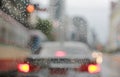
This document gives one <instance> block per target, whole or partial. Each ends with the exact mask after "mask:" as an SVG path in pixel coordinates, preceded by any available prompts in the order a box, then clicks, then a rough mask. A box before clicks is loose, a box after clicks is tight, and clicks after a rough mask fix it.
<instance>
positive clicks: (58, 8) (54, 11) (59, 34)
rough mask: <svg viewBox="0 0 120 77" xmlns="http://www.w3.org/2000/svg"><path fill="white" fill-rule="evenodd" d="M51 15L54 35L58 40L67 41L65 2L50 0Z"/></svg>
mask: <svg viewBox="0 0 120 77" xmlns="http://www.w3.org/2000/svg"><path fill="white" fill-rule="evenodd" d="M49 14H50V19H51V20H52V21H53V34H54V36H55V38H56V40H57V41H58V40H65V33H66V32H65V31H66V30H65V29H66V28H65V27H66V25H65V23H66V20H65V19H64V18H65V0H50V3H49Z"/></svg>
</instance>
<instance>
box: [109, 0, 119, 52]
mask: <svg viewBox="0 0 120 77" xmlns="http://www.w3.org/2000/svg"><path fill="white" fill-rule="evenodd" d="M108 40H109V41H108V49H109V50H116V49H120V48H119V47H120V0H119V1H118V2H112V3H111V17H110V32H109V39H108Z"/></svg>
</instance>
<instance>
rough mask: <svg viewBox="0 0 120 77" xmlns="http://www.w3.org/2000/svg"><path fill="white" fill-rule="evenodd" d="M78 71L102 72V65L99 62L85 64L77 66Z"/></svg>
mask: <svg viewBox="0 0 120 77" xmlns="http://www.w3.org/2000/svg"><path fill="white" fill-rule="evenodd" d="M75 70H76V71H78V72H89V73H91V74H94V73H98V72H100V70H101V69H100V66H99V65H98V64H83V65H81V66H80V67H79V68H75Z"/></svg>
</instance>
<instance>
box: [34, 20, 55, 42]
mask: <svg viewBox="0 0 120 77" xmlns="http://www.w3.org/2000/svg"><path fill="white" fill-rule="evenodd" d="M36 29H39V30H41V31H42V32H43V33H44V34H45V35H46V36H47V38H48V39H49V40H51V41H52V40H54V38H53V35H52V33H51V32H52V23H51V22H50V21H49V20H42V19H40V18H39V19H38V23H37V26H36Z"/></svg>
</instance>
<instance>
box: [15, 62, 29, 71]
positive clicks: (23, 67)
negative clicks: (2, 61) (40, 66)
mask: <svg viewBox="0 0 120 77" xmlns="http://www.w3.org/2000/svg"><path fill="white" fill-rule="evenodd" d="M17 68H18V71H20V72H25V73H27V72H29V71H30V65H29V64H26V63H24V64H18V67H17Z"/></svg>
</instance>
